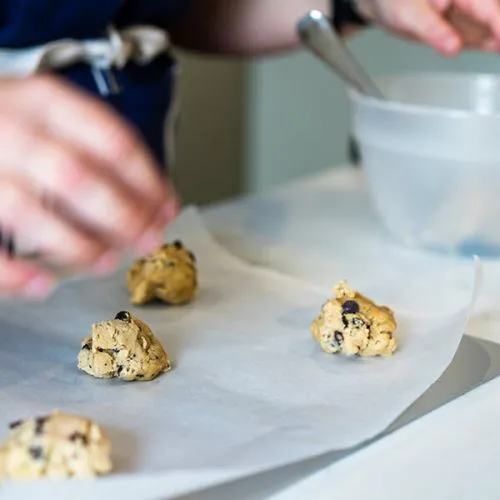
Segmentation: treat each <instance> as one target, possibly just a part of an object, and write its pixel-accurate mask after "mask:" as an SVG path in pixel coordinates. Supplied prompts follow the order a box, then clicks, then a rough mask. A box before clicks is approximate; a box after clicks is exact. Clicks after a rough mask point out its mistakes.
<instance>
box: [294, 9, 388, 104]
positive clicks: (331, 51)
mask: <svg viewBox="0 0 500 500" xmlns="http://www.w3.org/2000/svg"><path fill="white" fill-rule="evenodd" d="M297 32H298V34H299V37H300V39H301V41H302V43H303V44H304V45H305V46H307V47H308V48H309V49H310V50H311V51H312V52H313V53H314V54H316V56H317V57H319V58H320V59H321V60H322V61H323V62H325V63H326V64H327V65H329V66H330V67H332V68H333V69H334V70H335V71H336V72H337V74H338V75H339V76H340V77H341V78H342V79H343V80H344V81H345V83H347V85H349V86H351V87H354V88H355V89H356V90H358V91H359V92H361V93H363V94H367V95H369V96H371V97H376V98H378V99H383V95H382V93H381V92H380V90H379V89H378V88H377V86H376V85H375V84H374V83H373V81H372V80H371V78H370V77H369V76H368V75H367V74H366V73H365V71H364V70H363V68H362V67H361V65H360V64H359V63H358V62H357V60H356V59H355V57H354V56H353V55H352V54H351V53H350V52H349V50H348V49H347V47H346V46H345V44H344V43H343V42H342V40H341V39H340V38H339V37H338V36H337V34H336V32H335V30H334V29H333V28H332V26H331V24H330V21H329V19H328V18H327V17H326V16H325V15H324V14H323V13H322V12H320V11H318V10H312V11H310V12H309V13H308V14H306V15H305V16H304V17H303V18H302V19H301V20H300V21H299V22H298V23H297Z"/></svg>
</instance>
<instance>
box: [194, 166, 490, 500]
mask: <svg viewBox="0 0 500 500" xmlns="http://www.w3.org/2000/svg"><path fill="white" fill-rule="evenodd" d="M204 217H205V221H206V222H207V224H208V226H209V229H210V230H211V231H212V233H213V234H214V235H215V237H216V239H217V240H218V241H219V242H220V243H221V244H223V245H224V246H225V247H227V248H228V249H230V250H231V251H232V252H233V253H235V254H236V255H238V256H240V257H242V258H244V259H246V260H247V261H250V262H253V263H256V264H259V265H263V266H267V267H270V268H273V269H275V270H278V271H280V272H283V273H287V274H290V275H293V276H297V277H300V278H302V279H304V280H307V281H309V282H311V283H314V284H317V285H320V286H332V285H333V284H334V283H336V282H337V281H338V280H340V279H343V278H346V279H348V280H349V281H350V283H351V284H353V285H354V286H355V287H357V288H360V289H361V290H363V291H364V292H365V293H367V294H369V290H370V287H371V286H373V284H374V283H380V282H384V283H386V284H387V290H386V293H387V300H388V301H390V300H391V297H392V298H393V300H396V299H397V298H398V297H401V296H404V295H406V294H409V293H415V291H417V292H418V291H421V293H423V294H430V295H431V296H434V294H435V297H434V298H435V300H432V301H430V303H431V304H432V306H431V307H435V309H434V310H439V305H440V300H441V296H442V294H443V292H441V288H440V287H441V286H442V288H443V290H445V291H446V294H447V295H449V294H458V295H460V294H463V293H464V290H465V287H466V286H467V283H468V282H469V280H470V278H469V276H470V261H469V260H467V259H460V258H454V257H450V256H445V255H437V254H429V253H426V252H421V251H419V250H413V249H407V248H402V247H400V246H398V245H397V244H394V243H393V242H392V241H391V240H390V239H389V238H388V236H387V235H386V234H385V233H384V230H383V228H381V226H380V224H379V223H378V220H377V218H376V216H375V215H374V213H373V210H372V208H371V206H370V203H369V198H368V195H367V194H366V190H365V187H364V183H363V176H362V172H360V171H359V170H357V169H354V168H352V167H346V168H335V169H332V170H330V171H328V172H327V173H324V174H321V175H320V176H317V177H314V178H310V179H306V180H300V181H298V182H295V183H294V184H292V185H289V186H285V187H283V188H281V189H279V190H277V191H274V192H272V193H269V194H267V195H263V196H258V197H255V196H254V197H249V198H246V199H243V200H236V201H234V202H230V203H226V204H223V205H219V206H216V207H212V208H210V209H208V210H206V211H205V212H204ZM483 264H484V272H485V280H484V286H483V291H482V294H481V297H480V299H479V303H478V304H477V306H476V308H475V312H474V315H473V317H472V319H471V321H470V323H469V326H468V328H467V334H469V335H471V336H476V337H480V338H483V339H488V340H492V341H494V342H500V314H499V312H500V261H498V262H495V261H483ZM420 268H425V273H422V279H421V280H419V279H418V276H417V277H415V278H414V279H413V280H412V283H408V289H403V290H402V289H401V287H400V286H399V287H397V289H396V288H395V287H392V288H391V284H392V283H397V278H398V276H401V274H403V273H407V272H410V271H411V270H415V269H420ZM429 270H431V272H432V276H433V288H432V289H429V285H428V276H429ZM414 274H415V273H414ZM434 283H435V284H434ZM422 370H425V366H422ZM388 390H390V387H388ZM499 421H500V378H497V379H494V380H492V381H491V382H488V383H486V384H485V385H483V386H481V387H480V388H478V389H475V390H474V391H472V392H470V393H468V394H466V395H465V396H462V397H460V398H459V399H456V400H455V401H453V402H451V403H449V404H447V405H446V406H444V407H441V408H439V409H437V410H435V411H433V412H432V413H430V414H428V415H426V416H425V417H423V418H421V419H419V420H417V421H415V422H413V423H411V424H410V425H407V426H405V427H403V428H402V429H400V430H398V431H396V432H395V433H393V434H391V435H389V436H387V437H384V438H382V439H381V440H379V441H377V442H375V443H373V444H371V445H369V446H367V447H365V448H363V449H361V450H360V451H357V452H356V453H353V454H351V455H349V456H347V457H345V458H343V459H342V460H340V461H337V462H335V463H334V464H332V465H330V464H329V463H328V461H327V459H323V460H322V461H321V460H318V461H316V463H314V464H312V465H311V463H309V464H303V465H302V466H301V465H300V464H299V465H296V466H294V471H293V474H292V473H290V471H288V472H283V471H276V472H275V473H269V474H267V476H260V477H259V476H257V477H255V478H253V479H252V478H249V479H248V480H245V481H244V482H241V483H240V485H238V486H236V485H235V486H236V487H233V489H231V488H229V489H227V488H226V489H224V488H223V489H214V490H213V492H212V493H211V494H208V495H207V494H206V495H205V496H201V497H200V498H214V499H215V498H232V497H234V495H237V497H238V498H263V497H266V498H275V499H279V500H281V499H283V500H285V499H305V498H314V499H320V498H328V499H330V498H335V499H344V498H345V499H354V498H362V499H375V498H376V499H378V498H381V499H382V498H383V499H384V500H390V499H395V500H396V499H397V500H400V499H401V498H405V499H407V500H410V499H419V500H420V499H423V498H425V499H426V500H431V499H436V500H438V499H439V500H445V499H454V500H460V499H469V498H471V499H472V498H474V497H476V496H477V498H481V500H486V499H490V498H491V499H498V498H500V479H499V478H498V476H497V474H498V472H497V470H498V455H499V452H500V431H499V430H498V422H499ZM301 467H302V469H301ZM272 474H275V480H274V486H273V478H272ZM294 475H295V477H296V478H297V479H296V480H294V479H293V477H294ZM291 478H292V479H291ZM252 481H253V483H252ZM263 482H266V484H267V483H268V484H269V485H270V486H269V487H268V488H267V490H266V488H263V487H262V483H263ZM277 485H278V486H277ZM187 498H191V496H189V497H186V499H187ZM192 498H198V496H193V497H192Z"/></svg>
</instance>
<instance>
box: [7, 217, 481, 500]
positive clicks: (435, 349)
mask: <svg viewBox="0 0 500 500" xmlns="http://www.w3.org/2000/svg"><path fill="white" fill-rule="evenodd" d="M167 236H168V239H169V240H170V239H174V238H180V239H182V240H183V241H184V243H185V244H186V245H187V246H188V247H189V248H190V249H192V250H193V251H194V253H195V254H196V256H197V259H198V265H199V273H200V285H201V290H200V294H199V297H198V299H197V300H196V301H195V302H194V303H192V304H190V305H188V306H184V307H178V308H169V307H165V306H161V305H154V306H152V307H145V308H140V309H137V308H133V307H131V306H129V303H128V295H127V293H126V290H125V287H124V283H123V281H124V279H123V278H124V276H123V270H122V271H120V272H119V273H117V275H115V276H113V277H111V278H107V279H102V280H97V281H96V280H82V279H75V280H72V281H70V282H67V283H66V284H65V285H64V286H62V287H61V288H60V289H59V290H58V292H57V293H56V294H55V296H53V297H52V298H51V299H50V300H49V301H47V302H45V303H43V304H23V303H8V304H3V305H2V306H0V332H1V333H0V335H1V342H0V425H1V426H3V429H5V435H6V434H7V424H8V423H9V422H11V421H13V420H17V419H19V418H24V417H30V416H33V415H39V414H44V413H46V412H49V411H51V410H52V409H54V408H59V409H61V410H65V411H71V412H76V413H79V414H82V415H86V416H89V417H92V418H94V419H95V420H96V421H97V422H99V423H100V424H101V425H103V426H104V427H105V428H106V430H107V431H108V432H109V435H110V437H111V439H112V444H113V455H114V461H115V464H116V472H115V477H112V478H102V479H99V480H98V481H95V482H90V483H82V484H77V485H76V484H75V483H74V482H73V484H66V485H63V486H62V485H59V484H58V485H57V487H55V486H54V485H52V484H50V483H49V484H47V483H46V484H44V485H40V484H37V485H33V486H16V487H14V486H3V487H2V488H1V489H0V498H2V499H3V498H27V496H26V495H28V494H34V493H35V492H36V495H37V499H39V498H42V495H47V496H46V498H52V499H53V498H64V497H65V495H66V498H69V495H71V498H72V499H73V500H74V499H76V498H83V497H84V496H85V495H87V497H88V495H90V494H93V495H103V494H104V492H105V491H108V490H109V491H115V490H113V488H114V487H115V486H116V485H119V483H120V481H123V484H128V487H127V488H128V489H127V491H128V492H129V493H130V494H132V493H131V492H132V491H133V488H134V475H135V477H136V478H137V483H135V487H136V489H138V490H139V491H138V492H136V495H135V498H144V499H147V498H158V496H155V495H153V494H152V491H153V489H154V487H156V486H158V488H159V489H158V490H156V489H155V490H154V491H160V490H161V495H162V497H163V498H167V496H168V495H173V494H174V493H181V492H189V491H192V490H194V489H196V488H201V487H204V486H207V485H210V484H215V483H218V482H221V481H225V480H229V479H232V478H237V477H242V476H244V475H247V474H251V473H254V472H258V471H263V470H266V469H271V468H274V467H277V466H279V465H284V464H287V463H291V462H294V461H298V460H302V459H305V458H308V457H311V456H314V455H317V454H320V453H323V452H326V451H330V450H334V449H343V448H347V447H351V446H354V445H356V444H359V443H361V442H362V441H364V440H367V439H369V438H372V437H374V436H375V435H377V434H379V433H380V432H382V431H383V430H384V429H385V428H386V427H387V426H388V425H390V423H391V422H393V421H394V420H395V419H396V418H397V417H398V416H399V415H400V414H401V413H402V412H403V411H404V410H405V409H406V408H407V407H408V406H409V405H410V404H411V403H412V402H414V401H415V400H416V399H417V398H418V397H419V396H421V395H422V394H423V393H424V392H425V391H426V389H427V388H428V387H429V386H430V385H431V384H433V383H434V382H435V381H436V380H437V379H438V378H439V376H440V375H441V374H442V372H443V371H444V370H445V368H446V367H447V365H448V364H449V363H450V361H451V359H452V358H453V355H454V354H455V351H456V349H457V347H458V344H459V341H460V339H461V337H462V334H463V332H464V330H465V326H466V322H467V319H468V317H469V314H470V311H471V308H472V306H473V303H474V300H475V298H476V294H477V292H478V290H479V285H480V272H479V271H480V269H479V268H478V265H477V266H476V271H475V274H474V275H475V279H473V276H472V272H471V294H470V301H469V302H468V303H466V304H464V303H457V304H456V308H455V309H456V310H455V312H454V313H453V314H447V315H445V316H435V317H428V316H427V315H426V314H425V311H421V310H419V306H420V305H419V304H408V310H411V312H409V313H408V312H404V311H396V313H397V316H398V321H399V324H400V329H399V339H400V344H401V346H400V349H399V351H398V352H397V353H396V354H395V355H394V357H392V358H388V359H361V358H356V359H345V358H341V357H336V356H330V355H327V354H325V353H323V352H322V351H321V350H320V348H319V346H318V345H317V344H316V343H315V342H314V341H313V340H312V338H311V335H310V333H309V330H308V328H309V324H310V322H311V320H312V319H313V318H314V317H315V316H316V315H317V314H318V312H319V310H320V307H321V305H322V303H323V302H324V301H325V299H326V298H327V297H328V296H329V295H330V294H331V291H330V290H328V289H325V290H324V289H320V288H317V287H314V286H311V285H309V284H306V283H305V282H302V281H299V280H298V279H295V278H290V277H286V276H284V275H281V274H278V273H276V272H273V271H269V270H264V269H261V268H257V267H253V266H251V265H249V264H246V263H244V262H242V261H240V260H238V259H237V258H235V257H233V256H232V255H230V254H229V253H228V252H226V251H225V250H223V249H222V248H221V247H219V246H218V245H217V244H216V243H215V242H214V240H212V238H211V237H210V235H209V234H208V232H207V231H206V229H205V227H204V225H203V221H202V219H201V218H200V216H199V215H198V213H197V212H196V210H195V209H188V210H186V211H185V212H184V214H183V215H182V216H181V217H180V219H179V220H178V221H177V223H176V224H175V226H173V227H172V228H171V230H169V233H168V235H167ZM472 269H473V266H472V264H471V271H472ZM342 278H347V279H348V278H349V277H348V276H338V279H339V280H340V279H342ZM473 282H474V283H473ZM333 285H334V283H332V286H333ZM351 285H353V286H354V287H355V286H356V283H351ZM400 286H401V287H405V286H408V284H407V283H405V280H404V276H402V277H401V284H400ZM440 293H443V294H445V293H446V290H443V291H442V292H440ZM372 298H373V299H374V300H377V296H376V294H372ZM387 305H390V304H387ZM123 309H126V310H130V311H131V312H133V313H135V314H137V315H138V316H139V317H141V318H142V319H144V320H145V321H146V322H147V323H148V324H149V325H150V326H151V327H152V329H153V331H154V332H155V333H156V335H157V336H158V337H159V338H160V339H161V341H162V342H163V344H164V346H165V347H166V349H167V350H168V352H169V354H170V356H171V358H172V359H173V362H174V364H175V370H174V371H173V372H171V373H169V374H166V375H164V376H162V377H160V378H159V379H157V380H155V381H153V382H136V383H124V382H119V381H115V380H111V381H105V380H97V379H94V378H92V377H89V376H88V375H86V374H84V373H83V372H80V371H78V370H77V368H76V362H75V360H76V356H77V353H78V350H79V345H80V340H81V339H82V338H83V337H84V336H85V335H87V334H88V332H89V330H90V325H91V323H92V322H95V321H100V320H103V319H109V318H112V317H114V315H115V314H116V313H117V312H118V311H119V310H123ZM2 437H3V433H2ZM146 478H147V479H148V481H147V482H144V481H145V480H146ZM140 484H144V486H145V485H147V484H149V485H150V487H151V489H150V488H147V487H146V488H145V489H146V490H147V491H144V496H142V497H141V496H140V493H139V492H140V491H142V487H140V486H139V485H140ZM155 485H156V486H155ZM139 488H140V489H139ZM56 489H57V492H56ZM30 492H31V493H30ZM115 493H116V491H115ZM137 494H139V496H137ZM16 495H17V496H16ZM95 498H101V496H99V497H95Z"/></svg>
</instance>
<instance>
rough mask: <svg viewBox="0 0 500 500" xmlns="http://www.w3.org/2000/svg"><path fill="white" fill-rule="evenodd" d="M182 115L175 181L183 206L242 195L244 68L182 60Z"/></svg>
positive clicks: (184, 57) (223, 62) (213, 61)
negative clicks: (185, 203)
mask: <svg viewBox="0 0 500 500" xmlns="http://www.w3.org/2000/svg"><path fill="white" fill-rule="evenodd" d="M180 62H181V65H182V68H183V69H182V73H181V77H180V78H181V80H180V94H181V115H180V123H179V130H178V139H177V143H176V155H175V156H176V166H175V174H174V175H175V180H176V182H177V184H178V186H179V189H180V192H181V194H182V196H183V198H184V200H185V201H186V202H189V203H192V202H195V203H200V204H204V203H207V202H210V201H213V200H219V199H224V198H227V197H229V196H233V195H234V194H236V193H239V192H241V190H242V189H243V171H244V166H243V160H244V155H243V147H244V126H245V118H244V115H245V113H244V109H243V106H244V95H245V86H246V81H245V80H246V79H245V64H244V63H243V62H235V61H226V60H221V59H209V58H203V59H201V58H197V57H193V56H188V55H187V54H180Z"/></svg>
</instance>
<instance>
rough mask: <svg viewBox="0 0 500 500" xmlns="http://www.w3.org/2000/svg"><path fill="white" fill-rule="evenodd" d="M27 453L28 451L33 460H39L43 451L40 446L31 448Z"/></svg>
mask: <svg viewBox="0 0 500 500" xmlns="http://www.w3.org/2000/svg"><path fill="white" fill-rule="evenodd" d="M28 451H29V454H30V455H31V456H32V457H33V458H34V459H35V460H40V459H41V458H42V457H43V450H42V448H41V446H32V447H31V448H30V449H29V450H28Z"/></svg>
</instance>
